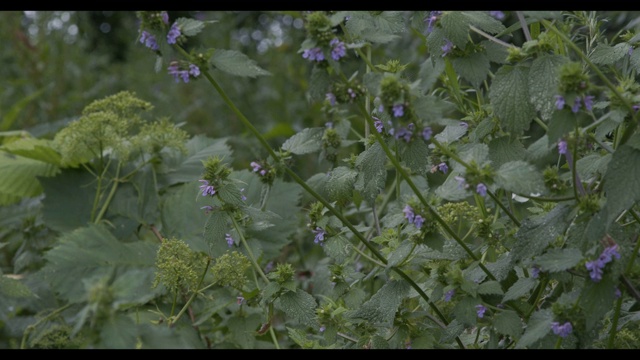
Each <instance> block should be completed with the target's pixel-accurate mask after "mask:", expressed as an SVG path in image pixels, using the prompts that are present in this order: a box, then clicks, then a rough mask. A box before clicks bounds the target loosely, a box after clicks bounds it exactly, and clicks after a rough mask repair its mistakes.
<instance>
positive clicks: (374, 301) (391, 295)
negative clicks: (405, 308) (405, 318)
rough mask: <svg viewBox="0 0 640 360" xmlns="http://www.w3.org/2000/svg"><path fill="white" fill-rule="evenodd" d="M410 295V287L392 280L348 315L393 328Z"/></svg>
mask: <svg viewBox="0 0 640 360" xmlns="http://www.w3.org/2000/svg"><path fill="white" fill-rule="evenodd" d="M407 294H409V285H408V284H407V283H406V282H404V281H395V280H391V281H389V282H387V283H385V284H384V285H383V286H382V287H381V288H380V290H378V291H377V292H376V293H375V294H374V295H373V296H372V297H371V298H370V299H369V300H367V301H366V302H365V303H364V304H362V305H361V306H360V307H359V308H358V309H357V310H352V311H350V312H349V313H348V314H350V315H351V317H353V318H356V319H362V320H365V321H368V322H370V323H372V324H373V325H379V326H391V324H392V323H393V319H394V318H395V314H396V311H398V307H399V306H400V304H401V303H402V300H403V299H404V298H405V297H406V296H407Z"/></svg>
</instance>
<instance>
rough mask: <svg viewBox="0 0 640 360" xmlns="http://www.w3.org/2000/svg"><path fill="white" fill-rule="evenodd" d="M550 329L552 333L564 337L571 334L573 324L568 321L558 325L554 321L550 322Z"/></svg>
mask: <svg viewBox="0 0 640 360" xmlns="http://www.w3.org/2000/svg"><path fill="white" fill-rule="evenodd" d="M551 330H553V333H554V334H556V335H558V336H560V337H561V338H566V337H567V336H569V334H571V331H572V330H573V326H571V323H570V322H568V321H567V322H566V323H564V324H563V325H560V323H559V322H557V321H554V322H552V323H551Z"/></svg>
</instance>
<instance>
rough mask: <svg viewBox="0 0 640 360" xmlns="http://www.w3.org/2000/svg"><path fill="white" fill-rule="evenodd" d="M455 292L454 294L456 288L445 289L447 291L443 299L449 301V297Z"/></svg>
mask: <svg viewBox="0 0 640 360" xmlns="http://www.w3.org/2000/svg"><path fill="white" fill-rule="evenodd" d="M455 294H456V289H451V290H449V291H447V292H446V293H445V294H444V301H445V302H449V301H451V298H452V297H453V295H455Z"/></svg>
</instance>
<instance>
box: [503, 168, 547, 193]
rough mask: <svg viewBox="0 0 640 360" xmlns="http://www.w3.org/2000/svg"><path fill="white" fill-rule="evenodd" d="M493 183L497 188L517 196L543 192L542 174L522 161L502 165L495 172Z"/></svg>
mask: <svg viewBox="0 0 640 360" xmlns="http://www.w3.org/2000/svg"><path fill="white" fill-rule="evenodd" d="M495 182H496V184H497V185H498V186H499V187H501V188H503V189H505V190H507V191H511V192H514V193H517V194H525V195H529V194H532V193H540V192H543V191H544V190H545V186H544V179H543V177H542V173H541V172H540V171H538V170H537V169H536V167H535V166H533V165H531V164H529V163H527V162H526V161H522V160H516V161H509V162H506V163H504V164H502V166H500V168H499V169H498V171H497V172H496V176H495Z"/></svg>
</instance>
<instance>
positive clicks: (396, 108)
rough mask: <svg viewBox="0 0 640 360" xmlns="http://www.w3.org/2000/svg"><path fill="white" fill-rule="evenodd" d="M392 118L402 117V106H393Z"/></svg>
mask: <svg viewBox="0 0 640 360" xmlns="http://www.w3.org/2000/svg"><path fill="white" fill-rule="evenodd" d="M392 110H393V116H395V117H401V116H403V115H404V106H402V104H396V105H393V109H392Z"/></svg>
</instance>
